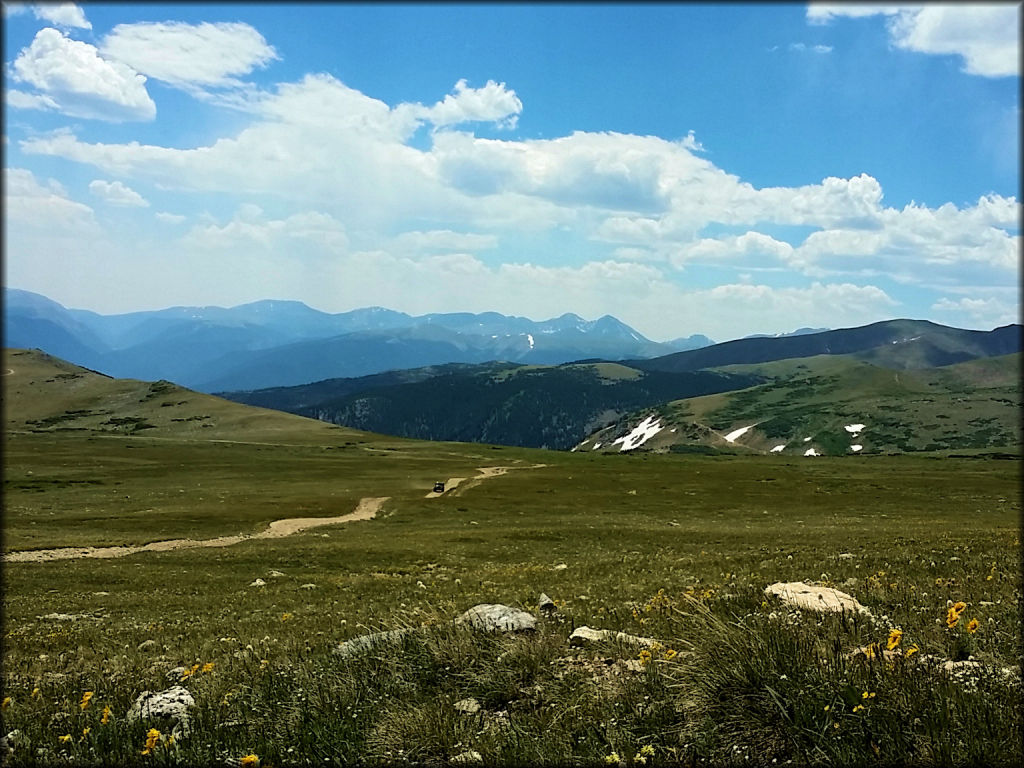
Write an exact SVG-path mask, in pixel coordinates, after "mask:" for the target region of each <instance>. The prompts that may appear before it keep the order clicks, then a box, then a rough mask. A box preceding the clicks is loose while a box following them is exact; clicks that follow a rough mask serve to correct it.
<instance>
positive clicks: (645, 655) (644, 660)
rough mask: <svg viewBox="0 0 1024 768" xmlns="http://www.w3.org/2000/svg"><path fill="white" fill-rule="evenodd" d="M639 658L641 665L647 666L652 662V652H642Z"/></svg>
mask: <svg viewBox="0 0 1024 768" xmlns="http://www.w3.org/2000/svg"><path fill="white" fill-rule="evenodd" d="M637 658H638V659H640V663H641V664H647V663H648V662H649V661H650V660H651V652H650V651H648V650H647V649H646V648H645V649H644V650H642V651H640V655H639V656H637Z"/></svg>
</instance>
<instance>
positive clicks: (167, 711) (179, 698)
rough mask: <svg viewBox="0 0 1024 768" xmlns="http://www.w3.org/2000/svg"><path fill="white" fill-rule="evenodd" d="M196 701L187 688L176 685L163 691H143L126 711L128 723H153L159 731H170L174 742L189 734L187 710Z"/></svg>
mask: <svg viewBox="0 0 1024 768" xmlns="http://www.w3.org/2000/svg"><path fill="white" fill-rule="evenodd" d="M195 703H196V700H195V699H194V698H192V694H191V693H189V692H188V689H187V688H183V687H182V686H180V685H176V686H174V687H173V688H168V689H167V690H165V691H143V692H142V693H140V694H139V697H138V698H137V699H135V703H134V704H132V706H131V709H129V710H128V722H130V723H131V722H135V721H136V720H142V721H143V722H145V723H147V724H149V723H155V724H156V725H158V726H160V727H159V730H161V731H170V732H171V735H172V736H174V738H175V739H176V740H180V739H183V738H185V737H186V736H188V735H189V733H190V732H191V730H192V729H191V724H190V722H189V721H190V715H189V709H191V708H192V707H194V706H195Z"/></svg>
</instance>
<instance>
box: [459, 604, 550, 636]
mask: <svg viewBox="0 0 1024 768" xmlns="http://www.w3.org/2000/svg"><path fill="white" fill-rule="evenodd" d="M455 623H456V624H469V626H471V627H473V629H480V630H483V631H485V632H530V631H533V630H534V629H536V628H537V619H536V618H535V617H534V616H533V614H530V613H527V612H526V611H520V610H518V609H516V608H510V607H509V606H507V605H501V604H500V603H481V604H480V605H474V606H473V607H472V608H470V609H469V610H468V611H466V612H465V613H464V614H462V615H461V616H459V617H458V618H457V619H456V620H455Z"/></svg>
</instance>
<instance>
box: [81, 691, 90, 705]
mask: <svg viewBox="0 0 1024 768" xmlns="http://www.w3.org/2000/svg"><path fill="white" fill-rule="evenodd" d="M90 699H92V691H86V692H85V693H83V694H82V703H81V704H79V705H78V706H80V707H81V708H82V709H86V708H87V707H88V706H89V700H90Z"/></svg>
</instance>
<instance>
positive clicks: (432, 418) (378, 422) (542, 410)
mask: <svg viewBox="0 0 1024 768" xmlns="http://www.w3.org/2000/svg"><path fill="white" fill-rule="evenodd" d="M1020 350H1021V326H1019V325H1011V326H1005V327H1002V328H997V329H995V330H992V331H970V330H963V329H959V328H950V327H947V326H942V325H937V324H935V323H931V322H928V321H922V320H889V321H884V322H881V323H873V324H871V325H867V326H862V327H860V328H845V329H838V330H833V331H824V332H820V333H813V334H800V335H794V336H781V337H761V338H756V339H739V340H737V341H732V342H725V343H723V344H716V345H713V346H710V347H706V348H702V349H698V350H693V351H688V352H679V353H674V354H670V355H666V356H662V357H658V358H653V359H647V360H634V361H630V362H624V363H611V362H595V361H588V362H579V363H572V364H562V365H557V366H536V365H529V366H524V365H516V364H487V365H450V366H432V367H425V368H420V369H414V370H407V371H396V372H390V373H386V374H380V375H376V376H368V377H360V378H348V379H333V380H325V381H320V382H316V383H314V384H308V385H303V386H296V387H282V388H272V389H264V390H257V391H248V392H225V393H222V396H223V397H226V398H228V399H231V400H235V401H237V402H242V403H247V404H250V405H258V406H262V407H266V408H273V409H278V410H283V411H287V412H290V413H295V414H298V415H302V416H309V417H311V418H317V419H320V420H322V421H328V422H331V423H334V424H338V425H343V426H347V427H352V428H356V429H362V430H367V431H371V432H383V433H386V434H392V435H400V436H404V437H419V438H424V439H430V440H462V441H476V442H494V443H503V444H507V445H521V446H530V447H547V448H562V449H568V448H572V447H579V448H581V449H584V450H597V449H602V448H601V447H600V446H598V448H595V445H596V444H598V443H600V444H602V445H603V446H604V447H603V449H602V450H609V449H610V446H612V445H616V444H615V442H614V441H615V440H617V439H619V438H621V437H623V436H624V435H627V434H629V433H631V431H632V430H634V429H635V428H636V426H637V425H638V424H639V423H642V422H643V420H644V419H646V418H648V417H649V416H650V415H651V413H655V412H657V413H659V414H661V416H662V420H661V424H662V426H664V425H665V424H667V423H668V415H669V414H672V416H673V419H674V421H673V422H672V423H673V426H674V427H675V428H676V432H674V433H673V432H671V431H665V432H664V434H662V435H661V436H660V437H659V439H658V440H657V441H655V442H654V443H652V444H651V446H650V447H656V446H660V447H661V448H662V449H664V450H667V449H668V448H669V446H671V445H688V444H698V445H703V446H708V447H712V448H715V447H716V446H717V448H716V449H726V450H733V449H736V450H740V449H743V448H742V447H743V446H744V445H746V446H747V447H748V448H749V447H750V446H751V445H752V444H751V443H750V439H752V438H753V437H754V436H755V435H756V434H759V433H760V432H765V430H767V432H766V433H765V439H766V440H767V439H776V442H775V443H773V444H772V445H771V446H769V447H768V448H765V450H770V448H773V447H775V446H776V445H778V444H779V442H778V439H781V438H785V440H783V443H786V444H788V443H789V442H790V441H793V445H792V446H791V450H793V451H795V450H796V449H797V448H798V447H800V446H798V445H796V443H795V441H796V440H797V438H798V437H799V439H800V440H801V441H802V440H803V437H806V436H808V435H799V436H798V435H797V434H796V433H797V432H801V431H804V432H806V431H808V430H810V432H809V435H811V436H813V435H815V434H818V433H819V432H820V433H821V434H822V435H824V434H825V432H827V431H828V430H832V431H833V432H835V429H834V426H835V425H834V424H832V423H831V421H830V420H835V419H843V418H847V419H848V420H849V419H853V420H854V423H856V419H857V418H858V416H857V413H858V412H860V413H868V412H869V413H871V414H876V416H877V413H878V412H881V413H882V414H883V416H877V417H876V418H875V423H876V425H877V424H879V423H885V424H888V425H889V426H890V427H892V430H890V432H892V434H891V435H890V434H889V433H886V434H887V435H888V437H887V438H886V440H882V439H881V436H880V435H879V436H876V440H875V442H874V443H873V444H872V450H874V449H875V448H878V449H879V450H881V449H883V447H884V448H885V449H893V450H902V449H903V448H907V449H908V450H909V449H911V448H910V446H916V447H915V448H913V449H915V450H916V449H919V448H921V447H923V446H924V445H932V444H934V445H948V446H952V447H956V446H964V445H971V446H973V445H975V443H979V442H983V437H975V434H976V433H984V432H985V429H987V428H988V427H989V426H992V425H993V424H994V425H996V427H998V428H995V427H993V429H994V430H995V431H993V432H991V435H990V436H992V437H993V438H995V437H996V436H998V441H1001V442H1000V444H1005V443H1006V442H1007V440H1010V438H1009V437H1007V436H1008V435H1009V436H1010V437H1012V435H1013V434H1015V429H1014V425H1015V424H1016V423H1017V421H1018V419H1019V402H1020V386H1019V381H1018V379H1019V363H1020V356H1019V354H1016V355H1015V354H1014V353H1019V352H1020ZM988 359H991V360H993V361H994V362H993V363H991V364H990V367H989V368H984V370H994V371H998V374H999V375H998V376H995V379H996V381H997V385H994V386H995V389H991V387H989V389H991V391H987V392H986V393H984V395H983V396H982V399H983V400H985V401H986V403H987V402H988V401H989V400H992V401H993V402H994V403H995V405H991V404H986V405H984V406H978V408H979V409H980V411H979V412H978V413H975V414H972V415H971V418H976V417H977V418H985V419H994V421H993V422H992V423H991V424H990V423H989V422H985V423H984V424H982V425H981V426H980V427H979V428H978V429H975V428H974V426H976V425H971V424H969V423H965V425H964V426H963V429H960V430H959V432H957V433H956V434H947V433H946V432H945V431H944V430H940V429H937V427H938V426H941V424H940V422H941V421H942V419H943V418H948V415H944V414H943V411H955V410H956V409H957V408H959V409H960V410H964V411H966V410H970V409H972V408H974V407H975V406H962V405H959V403H958V401H957V400H956V398H957V397H960V398H961V400H962V399H963V396H964V395H965V393H968V391H970V392H971V393H973V391H974V389H976V388H980V389H985V388H986V387H987V386H988V385H987V384H985V382H979V383H977V386H974V385H971V387H967V388H966V389H965V388H964V386H961V384H959V383H956V382H959V381H960V380H959V379H957V378H956V377H955V376H953V375H952V374H949V375H946V374H944V373H942V372H943V370H944V368H943V367H944V366H950V364H951V363H960V362H963V361H978V363H979V365H980V364H981V362H982V361H985V360H988ZM805 369H807V370H813V371H817V373H813V375H812V374H811V373H807V370H805ZM918 371H920V372H922V373H911V372H918ZM901 372H902V379H901ZM1015 376H1016V378H1014V377H1015ZM932 381H934V382H939V384H938V385H936V386H938V388H937V389H934V390H932V389H931V388H930V386H931V385H927V384H926V383H922V382H932ZM1008 381H1009V382H1012V385H1011V384H1010V383H1008ZM951 382H952V383H951ZM921 393H925V394H921ZM927 397H930V398H931V402H932V403H934V405H930V406H927V407H925V406H923V405H915V406H914V407H913V408H910V411H912V412H913V414H915V415H913V416H908V417H907V427H906V434H905V435H902V436H900V435H899V434H898V432H899V430H898V424H899V420H898V419H896V420H895V421H894V419H895V415H894V414H896V412H897V411H899V412H900V413H902V412H903V411H904V410H907V409H906V408H904V407H903V405H901V404H900V403H902V401H903V400H905V399H907V398H909V399H910V400H911V401H916V400H920V401H921V402H924V400H925V399H926V398H927ZM887 398H893V402H889V401H888V400H887ZM698 401H700V403H702V405H700V408H699V409H698V411H697V416H695V417H694V418H693V419H690V418H688V417H687V415H686V414H687V413H688V410H687V409H688V407H689V405H688V404H691V403H696V402H698ZM897 401H898V402H897ZM744 403H746V404H747V406H749V407H746V406H744V407H740V406H742V405H743V404H744ZM1004 406H1005V407H1004ZM844 409H845V410H844ZM847 411H848V412H849V414H850V415H848V416H847V415H844V414H845V413H846V412H847ZM982 411H983V412H984V414H983V415H979V414H981V412H982ZM989 411H992V412H991V413H990V412H989ZM931 416H934V417H935V418H931ZM773 419H775V421H773ZM922 420H924V421H922ZM967 421H968V422H969V421H970V419H968V420H967ZM739 422H744V423H739ZM826 422H827V423H826ZM758 424H762V425H763V426H762V427H760V428H759V429H754V430H753V431H752V432H751V434H750V436H749V437H748V439H747V440H745V441H744V442H743V443H739V444H737V445H733V444H732V443H733V441H726V440H725V439H724V435H727V434H729V433H730V432H731V431H732V430H734V429H737V428H743V427H748V426H751V427H752V426H756V425H758ZM915 425H916V426H915ZM680 426H682V427H684V428H683V430H682V431H680V430H679V429H678V427H680ZM933 426H934V427H936V429H935V430H932V429H931V428H932V427H933ZM946 426H948V425H946ZM925 427H928V429H927V430H926V429H925ZM652 428H653V426H652ZM759 430H760V432H759ZM929 430H930V431H929ZM595 431H604V432H602V435H601V436H600V437H599V436H598V435H595V434H593V433H595ZM839 432H840V434H841V433H842V430H839ZM926 432H927V433H928V434H932V432H935V439H928V440H924V442H921V440H920V439H918V438H919V437H920V436H921V435H924V434H925V433H926ZM968 434H969V435H970V436H971V437H970V439H968ZM670 435H674V437H670ZM911 435H917V437H914V438H913V439H912V438H911ZM889 438H891V439H889ZM1010 442H1013V440H1010ZM849 444H850V443H849V441H847V443H846V445H847V446H848V445H849ZM618 445H619V446H621V445H622V443H621V442H620V443H619V444H618ZM815 445H817V446H818V447H819V449H820V450H819V452H824V451H826V450H827V451H830V452H835V451H836V450H838V448H837V447H836V446H837V445H838V443H836V442H835V441H834V440H831V439H826V438H825V437H822V440H821V441H819V443H815ZM826 446H827V447H826ZM808 447H813V446H804V447H803V450H807V448H808ZM614 450H619V448H618V447H615V448H614Z"/></svg>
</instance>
